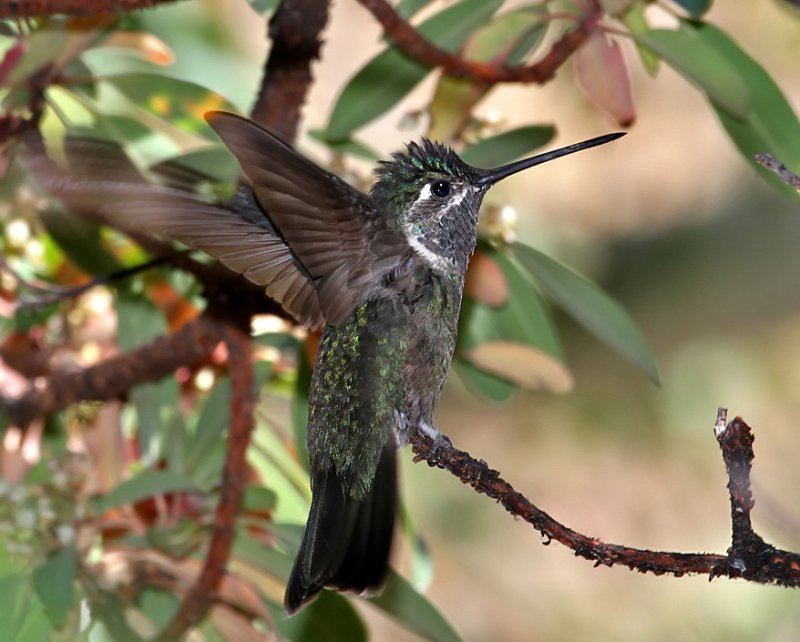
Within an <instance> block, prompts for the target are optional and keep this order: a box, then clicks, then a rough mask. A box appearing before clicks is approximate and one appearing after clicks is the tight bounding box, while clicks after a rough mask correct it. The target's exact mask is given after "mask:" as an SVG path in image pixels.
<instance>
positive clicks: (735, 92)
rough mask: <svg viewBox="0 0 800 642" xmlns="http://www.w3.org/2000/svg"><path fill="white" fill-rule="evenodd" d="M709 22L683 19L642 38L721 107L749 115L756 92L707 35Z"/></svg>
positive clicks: (733, 113) (732, 62) (737, 115)
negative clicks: (671, 27) (693, 21)
mask: <svg viewBox="0 0 800 642" xmlns="http://www.w3.org/2000/svg"><path fill="white" fill-rule="evenodd" d="M707 27H708V25H703V24H702V23H691V22H688V21H686V20H682V21H681V23H680V25H679V27H678V29H675V30H667V29H651V30H649V31H645V32H644V33H642V34H641V35H640V36H639V40H640V41H641V42H643V43H644V44H646V45H647V46H648V47H650V48H651V49H652V50H653V51H655V52H656V53H657V54H658V55H659V56H661V58H662V59H664V60H665V61H666V62H667V63H668V64H669V65H670V66H671V67H673V68H675V70H676V71H678V72H679V73H681V74H682V75H683V76H685V77H686V78H687V79H688V80H690V81H691V82H693V83H695V84H696V85H697V86H698V87H700V89H702V90H703V91H704V92H706V93H707V94H708V97H709V98H710V99H711V100H712V101H713V102H714V103H716V104H717V105H719V107H721V108H722V109H725V110H727V111H728V112H730V113H731V114H732V115H733V116H735V117H737V118H746V117H747V114H748V113H749V111H750V107H751V101H752V100H753V98H754V97H753V95H752V94H751V92H750V88H749V87H748V83H747V82H746V81H745V79H744V78H743V76H742V73H741V70H740V69H739V68H738V67H737V65H736V64H735V62H734V61H732V60H730V59H729V58H728V57H726V56H725V55H724V53H722V52H721V51H719V49H718V48H717V47H715V46H714V43H712V42H711V41H710V40H709V39H708V37H707V36H706V35H705V34H707V33H708V31H707Z"/></svg>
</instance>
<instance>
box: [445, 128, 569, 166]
mask: <svg viewBox="0 0 800 642" xmlns="http://www.w3.org/2000/svg"><path fill="white" fill-rule="evenodd" d="M554 135H555V128H553V127H551V126H550V125H529V126H526V127H518V128H517V129H511V130H509V131H507V132H503V133H502V134H497V135H496V136H490V137H489V138H484V139H483V140H482V141H479V142H477V143H475V144H474V145H470V146H469V147H467V148H466V149H465V150H464V151H463V152H462V153H461V154H459V155H460V156H461V158H462V159H463V160H464V162H466V163H469V164H470V165H474V166H476V167H498V166H499V165H504V164H505V163H509V162H511V161H513V160H515V159H517V158H519V157H520V156H524V155H525V154H527V153H529V152H531V151H532V150H534V149H537V148H539V147H541V146H542V145H545V144H546V143H548V142H549V141H550V140H551V139H552V138H553V136H554Z"/></svg>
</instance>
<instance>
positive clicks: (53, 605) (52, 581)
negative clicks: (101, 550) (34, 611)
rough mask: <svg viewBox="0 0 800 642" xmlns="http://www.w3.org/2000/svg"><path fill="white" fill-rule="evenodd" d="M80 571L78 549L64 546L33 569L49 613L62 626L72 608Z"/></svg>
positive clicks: (54, 621) (37, 592)
mask: <svg viewBox="0 0 800 642" xmlns="http://www.w3.org/2000/svg"><path fill="white" fill-rule="evenodd" d="M77 572H78V551H77V550H75V548H74V547H69V548H62V549H59V550H57V551H55V552H54V553H51V554H50V555H48V556H47V559H45V561H44V562H43V563H42V564H41V565H39V566H38V567H37V568H36V570H34V571H33V586H34V588H35V589H36V595H37V596H38V598H39V599H40V600H41V602H42V605H43V606H44V609H45V611H46V612H47V615H48V616H49V617H50V619H51V620H52V622H53V624H55V625H56V626H61V625H62V624H63V623H64V622H65V621H66V619H67V615H68V614H69V612H70V610H71V609H72V602H73V596H74V594H75V576H76V574H77Z"/></svg>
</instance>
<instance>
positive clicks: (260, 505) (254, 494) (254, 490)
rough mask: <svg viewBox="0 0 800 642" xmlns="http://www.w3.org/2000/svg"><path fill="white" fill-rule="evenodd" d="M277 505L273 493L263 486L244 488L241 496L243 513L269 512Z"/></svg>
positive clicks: (275, 495)
mask: <svg viewBox="0 0 800 642" xmlns="http://www.w3.org/2000/svg"><path fill="white" fill-rule="evenodd" d="M277 503H278V495H277V494H276V493H275V491H273V490H270V489H269V488H264V487H263V486H246V487H245V489H244V494H243V495H242V510H243V511H258V512H262V511H271V510H273V509H274V508H275V506H276V504H277Z"/></svg>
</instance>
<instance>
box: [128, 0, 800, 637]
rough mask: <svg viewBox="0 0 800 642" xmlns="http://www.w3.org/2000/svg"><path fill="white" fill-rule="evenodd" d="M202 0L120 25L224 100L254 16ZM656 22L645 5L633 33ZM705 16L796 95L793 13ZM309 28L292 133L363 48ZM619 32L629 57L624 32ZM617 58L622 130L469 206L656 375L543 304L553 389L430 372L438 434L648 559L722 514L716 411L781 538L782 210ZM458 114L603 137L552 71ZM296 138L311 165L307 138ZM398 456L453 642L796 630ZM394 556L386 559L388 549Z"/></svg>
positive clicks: (789, 348) (691, 541) (376, 631)
mask: <svg viewBox="0 0 800 642" xmlns="http://www.w3.org/2000/svg"><path fill="white" fill-rule="evenodd" d="M205 9H206V11H205V12H203V15H202V18H198V15H199V12H197V8H196V3H186V4H176V5H171V6H165V7H163V8H160V9H158V10H157V11H154V12H148V13H147V14H144V17H143V20H144V22H145V23H146V24H147V27H148V28H149V29H150V30H152V32H153V33H155V34H156V35H158V36H160V37H161V38H162V39H163V40H164V41H165V42H166V43H168V44H169V46H170V47H171V48H172V49H173V51H174V53H175V63H174V71H175V74H176V75H177V76H180V77H184V78H191V79H194V80H195V81H197V82H199V83H201V84H203V85H205V86H207V87H210V88H212V89H216V90H218V91H219V92H220V93H222V94H223V95H225V96H228V97H229V98H231V99H232V100H233V101H234V102H235V103H237V104H238V105H239V106H240V108H241V109H242V110H244V111H246V110H247V109H248V108H249V107H250V102H251V101H252V99H253V96H254V94H255V90H256V88H257V87H258V83H259V81H260V76H261V72H262V69H261V68H262V62H263V60H264V56H265V52H266V43H265V40H264V30H265V26H264V23H263V21H261V20H260V19H259V20H257V19H254V14H253V12H252V10H251V9H250V8H249V7H248V6H247V5H246V4H244V3H231V2H207V3H205ZM660 16H662V14H660V13H658V12H655V13H654V14H653V20H654V21H656V24H657V21H658V20H661V19H662V17H660ZM663 19H664V20H666V18H663ZM707 20H708V21H709V22H711V23H713V24H716V25H717V26H719V27H721V28H722V29H724V30H725V31H726V32H727V33H728V34H729V35H731V36H732V37H733V38H734V39H735V40H736V41H737V42H738V43H739V44H740V45H741V46H742V48H743V49H745V50H746V51H747V52H748V53H749V54H750V55H751V56H753V57H754V58H755V59H756V60H757V61H758V62H760V63H761V64H762V65H763V66H764V67H765V68H766V70H767V71H768V72H769V74H770V75H771V76H772V77H773V79H774V80H775V81H776V82H777V84H778V85H779V86H780V88H781V89H782V91H783V92H784V94H785V95H786V96H787V98H788V99H789V101H790V102H791V103H792V105H793V106H794V107H795V110H797V109H798V106H800V75H799V74H798V66H797V55H796V52H797V51H798V50H800V14H798V11H797V9H794V8H793V7H791V6H790V5H789V3H788V2H785V1H782V0H758V1H757V2H755V3H748V5H747V7H745V6H744V5H743V3H739V2H732V1H730V0H719V1H718V2H716V3H715V4H714V6H713V7H712V9H711V11H710V12H709V13H708V15H707ZM654 26H655V25H654ZM355 34H357V37H356V36H355ZM204 39H205V40H207V41H213V42H216V43H217V44H218V45H219V50H218V51H219V53H218V55H217V56H216V57H215V59H214V60H208V57H207V56H205V57H204V58H203V59H204V61H205V64H204V65H202V67H201V66H198V65H197V64H196V59H195V58H194V55H195V53H196V51H197V48H198V47H203V46H204ZM325 41H326V42H325V45H324V48H323V52H322V59H321V61H320V62H319V63H318V64H317V65H316V67H315V78H316V82H315V84H314V85H313V89H312V92H311V95H310V98H309V101H308V104H307V107H306V109H305V111H304V129H306V130H307V129H310V128H318V127H322V126H324V124H325V122H326V121H327V119H328V116H329V113H330V109H331V106H332V104H333V102H334V100H335V98H336V96H337V95H338V93H339V92H340V91H341V89H342V87H343V86H344V85H345V84H346V83H347V81H348V79H349V78H350V77H351V76H352V74H353V73H355V72H356V71H357V70H358V69H359V68H360V67H361V66H362V65H363V64H364V62H365V61H366V60H368V59H369V58H370V57H371V56H372V55H374V54H375V53H376V52H377V51H379V50H380V49H381V47H382V46H383V45H382V42H381V40H380V31H379V29H378V27H377V26H376V25H375V23H374V21H373V20H372V19H371V17H370V16H369V15H368V14H367V12H366V11H365V10H364V9H362V8H361V7H360V6H358V5H357V4H356V3H355V2H351V1H344V0H340V1H338V2H335V3H334V5H333V13H332V16H331V20H330V22H329V26H328V28H327V31H326V32H325ZM623 47H624V48H625V49H626V51H627V52H628V53H630V55H629V56H628V59H629V61H633V60H635V55H634V54H633V53H632V46H631V45H630V43H628V42H624V43H623ZM629 47H631V51H629V50H628V48H629ZM629 69H630V73H631V75H632V78H633V88H634V100H635V105H636V111H637V119H636V122H635V124H634V125H633V126H632V127H631V128H630V130H629V134H628V136H626V137H625V138H624V139H622V140H620V141H618V142H616V143H614V144H613V145H609V146H606V147H603V148H602V150H599V151H598V150H595V151H593V152H587V153H583V154H578V155H575V156H572V157H570V158H569V159H568V160H562V161H558V162H554V163H550V164H547V165H544V166H542V167H540V168H537V169H536V170H535V171H532V172H529V173H523V174H521V175H519V176H516V177H515V178H513V179H511V180H509V181H506V182H505V183H503V184H502V186H501V187H498V188H497V189H495V190H493V191H492V192H491V193H490V195H489V197H488V198H487V204H489V205H492V204H495V205H498V206H506V205H509V206H511V207H512V208H513V211H514V212H515V213H516V229H515V232H516V235H517V238H519V239H520V240H522V241H524V242H526V243H528V244H530V245H532V246H533V247H535V248H537V249H540V250H543V251H545V252H547V253H548V254H551V255H552V256H556V257H558V258H560V259H561V260H563V261H564V262H565V263H566V264H568V265H570V266H572V267H574V268H575V269H577V270H579V271H580V272H582V273H583V274H585V275H587V276H589V277H590V278H591V279H593V280H594V281H595V282H597V283H598V284H600V285H601V286H602V287H603V288H604V289H605V290H606V291H608V292H609V293H611V294H612V295H613V296H614V297H616V298H617V299H618V300H619V301H620V302H621V303H622V305H623V307H624V308H625V309H626V310H628V311H629V312H630V314H631V315H632V316H633V317H634V318H635V319H636V321H637V323H638V324H639V325H640V327H641V329H642V330H643V332H644V334H645V336H646V337H647V339H648V341H649V342H650V343H651V345H652V346H653V349H654V351H655V354H656V357H657V359H658V364H659V369H660V374H661V385H660V386H656V385H654V384H653V383H651V382H650V381H649V380H648V379H647V378H646V376H645V375H643V374H642V373H641V372H640V371H639V370H637V369H635V368H634V367H633V366H632V365H631V364H630V363H629V362H627V361H625V360H624V359H623V358H622V357H620V356H619V355H618V354H616V353H614V352H613V351H612V350H610V349H609V348H608V347H606V346H605V345H603V344H601V343H600V342H598V341H597V340H596V339H594V338H593V337H591V336H590V335H588V334H587V333H586V332H585V331H584V330H582V329H581V328H579V327H578V326H577V325H575V324H574V322H572V321H571V320H570V319H569V318H568V317H566V316H565V315H561V314H559V313H558V312H556V319H557V321H558V325H559V331H560V332H561V333H562V337H563V344H564V347H565V350H566V352H567V357H568V359H567V361H568V365H569V368H570V370H571V372H572V374H573V376H574V388H573V390H572V391H571V392H569V393H567V394H565V395H561V396H556V395H553V394H550V393H543V392H530V391H527V392H519V393H517V394H515V395H514V396H513V397H512V399H510V400H509V401H508V402H506V403H504V404H495V403H491V402H488V401H483V400H481V399H479V398H477V397H476V396H475V395H474V394H473V393H472V392H470V391H469V390H468V389H467V388H466V386H465V384H464V382H463V381H461V380H460V379H459V378H458V377H457V376H455V375H454V376H451V377H450V380H449V381H448V383H447V386H446V388H445V393H444V396H443V399H442V402H441V405H440V408H439V411H438V414H437V422H438V428H439V429H440V430H441V431H442V432H443V433H445V434H447V435H448V436H450V438H451V439H452V441H453V443H454V445H455V446H456V447H458V448H461V449H464V450H467V451H469V452H470V453H471V454H472V455H473V456H475V457H477V458H480V459H484V460H486V461H487V462H488V463H489V465H490V466H491V467H493V468H496V469H499V470H500V471H501V473H502V474H503V476H504V477H505V479H507V480H508V481H509V482H510V483H511V484H512V485H514V487H515V488H516V489H518V490H519V491H521V492H522V493H524V494H525V495H526V496H527V497H528V498H529V499H530V500H531V501H532V502H533V503H534V504H536V505H537V506H538V507H540V508H541V509H543V510H545V511H547V512H548V513H550V514H551V515H552V516H553V517H555V518H556V519H558V520H559V521H561V522H563V523H565V524H566V525H568V526H570V527H571V528H573V529H575V530H578V531H580V532H582V533H585V534H588V535H592V536H596V537H598V538H600V539H602V540H604V541H607V542H613V543H619V544H626V545H630V546H637V547H641V548H648V549H652V550H670V551H683V552H715V553H722V552H724V551H725V550H726V549H727V547H728V545H729V538H730V520H729V512H730V509H729V503H728V495H727V489H726V487H725V485H726V483H727V477H726V475H725V470H724V466H723V463H722V460H721V457H720V455H719V450H718V448H717V445H716V441H715V439H714V435H713V425H714V422H715V419H716V413H717V408H718V407H720V406H722V407H726V408H728V409H729V412H730V417H733V416H735V415H740V416H742V417H743V418H744V419H745V420H746V421H747V422H748V423H749V424H750V425H751V426H752V427H753V429H754V432H755V436H756V441H755V451H756V459H755V462H754V471H753V481H754V484H755V487H754V494H755V499H756V508H755V510H754V513H753V520H754V525H755V529H756V531H757V532H758V533H760V534H761V535H762V536H763V537H764V538H765V539H766V540H767V541H769V542H770V543H773V544H774V545H776V546H778V547H782V548H786V549H791V550H800V473H798V470H800V469H798V466H797V465H796V463H795V462H796V459H797V457H798V453H800V432H799V431H798V420H797V416H798V413H800V368H798V366H797V355H799V354H800V287H798V279H799V278H800V251H798V248H800V211H798V209H797V207H796V206H795V205H794V204H791V203H790V202H789V201H788V200H786V199H784V198H783V197H781V196H780V195H778V194H777V193H776V192H775V191H774V190H772V189H771V188H770V187H769V186H767V185H765V184H764V183H763V182H762V181H760V180H759V179H758V178H757V177H756V176H755V174H754V172H753V171H752V169H751V168H750V167H748V166H747V165H746V164H745V162H744V161H743V160H742V158H741V156H740V155H739V154H738V153H737V151H736V150H735V149H734V147H733V144H732V143H731V142H730V140H729V138H728V137H727V136H726V134H725V133H724V131H723V129H722V128H721V126H720V124H719V122H718V121H717V119H716V116H715V115H714V113H713V112H712V111H711V110H710V109H709V107H708V105H707V101H706V100H705V99H704V97H703V96H702V94H701V93H700V92H699V91H697V90H696V89H695V88H694V87H692V86H691V85H690V84H689V83H687V82H686V80H685V79H683V78H681V77H679V76H678V75H677V74H675V73H674V72H673V71H672V70H671V69H670V68H668V67H667V66H666V65H662V66H661V69H660V72H659V74H658V76H657V77H656V78H652V77H650V76H648V75H647V74H646V73H644V72H643V71H642V70H641V66H640V65H638V64H633V63H631V64H630V65H629ZM433 82H434V79H433V78H429V79H428V80H426V81H425V82H424V83H423V84H422V85H421V86H420V87H418V88H417V90H416V91H415V92H413V93H412V94H411V95H410V96H409V97H408V98H407V99H406V100H404V101H403V102H402V103H401V104H400V105H398V106H397V107H396V108H395V109H393V110H392V111H391V112H389V113H388V114H387V115H386V116H384V117H382V118H380V119H379V120H377V121H375V122H373V123H372V124H370V125H369V126H367V127H366V128H364V129H363V130H360V132H359V138H360V139H361V140H363V141H367V142H369V144H370V145H371V146H372V148H373V149H375V150H377V151H378V152H379V154H380V155H381V156H382V157H385V156H386V155H387V154H388V153H389V152H391V151H394V150H396V149H398V148H399V147H400V144H401V142H403V141H406V140H411V139H414V138H417V137H418V136H419V135H422V134H424V132H425V129H426V127H427V122H426V121H425V118H424V117H414V116H409V114H412V115H413V114H414V113H415V112H416V111H418V110H420V109H421V108H423V107H424V106H425V104H426V101H427V100H428V99H429V96H430V93H431V90H432V87H433V84H432V83H433ZM477 113H478V115H480V116H483V117H484V118H486V119H487V120H489V121H495V122H497V123H500V124H502V125H503V128H508V127H509V126H513V125H515V124H527V123H531V122H537V123H538V122H541V123H542V124H554V125H555V126H556V127H557V137H556V139H555V140H554V141H553V142H552V143H551V145H552V146H561V145H567V144H569V143H572V142H575V141H577V140H582V139H584V138H588V137H591V136H595V135H599V134H602V133H605V132H607V131H614V130H616V129H618V126H617V125H616V124H615V123H613V122H612V121H611V120H610V119H608V118H607V117H605V116H604V115H602V114H601V113H600V112H599V111H598V110H597V109H596V108H595V107H593V106H592V105H591V103H590V102H589V101H588V100H583V101H582V100H580V99H577V98H576V92H575V78H574V74H573V71H572V67H571V65H569V64H568V65H566V66H565V67H564V68H563V69H562V70H561V71H560V72H559V74H558V76H557V78H556V79H555V80H554V81H553V82H551V83H549V84H547V85H545V86H543V87H539V86H514V87H506V88H500V89H498V90H496V91H495V92H494V93H493V94H492V95H491V96H490V97H489V99H487V100H486V101H484V102H483V103H481V104H480V106H479V107H478V109H477ZM797 145H798V146H800V141H797ZM299 147H300V148H301V149H302V150H303V151H305V152H307V153H308V154H309V155H311V156H312V157H316V158H318V159H320V160H321V161H325V160H326V158H325V150H324V148H323V147H322V146H321V145H319V144H318V143H316V142H315V141H314V140H312V139H311V138H309V137H308V136H304V137H302V138H301V139H300V144H299ZM355 167H356V169H358V170H359V171H362V172H365V171H366V169H367V168H368V167H369V165H368V164H366V163H365V164H363V166H361V165H358V164H356V165H355ZM411 456H412V455H411V452H410V451H408V450H407V451H404V452H403V453H402V454H401V459H402V463H403V466H402V485H403V496H404V498H405V501H406V504H407V508H408V511H409V513H410V516H411V519H412V520H413V522H414V524H415V525H416V527H417V528H418V529H419V531H420V532H421V533H422V534H423V535H424V537H425V538H426V540H427V543H428V545H429V547H430V552H431V556H432V559H433V562H434V577H433V580H432V584H431V587H430V591H429V597H430V599H431V600H432V602H433V603H434V604H435V605H437V606H438V607H439V608H440V609H441V610H442V612H443V613H444V615H445V616H446V617H447V618H448V619H449V620H450V622H451V623H452V624H453V625H454V626H455V628H456V629H457V630H458V631H459V633H461V634H462V635H463V637H464V639H465V640H541V641H543V642H551V641H558V640H575V639H590V640H634V639H635V640H675V639H689V640H693V639H697V640H726V641H738V640H742V641H744V640H770V641H776V642H777V641H784V640H785V641H789V640H797V639H800V597H798V594H797V592H796V591H791V590H786V589H780V588H776V587H769V586H766V587H765V586H755V585H749V584H746V583H745V582H739V581H730V580H716V581H714V582H711V583H709V581H708V579H707V578H705V577H686V578H679V579H676V578H672V577H656V576H653V575H640V574H637V573H633V572H630V571H628V570H626V569H624V568H612V569H608V568H593V567H592V565H591V564H590V563H588V562H587V561H585V560H582V559H576V558H575V557H574V556H573V555H572V554H571V553H570V552H569V551H568V550H567V549H565V548H564V547H562V546H560V545H558V544H553V545H551V546H548V547H545V546H542V543H541V539H540V538H539V536H538V534H537V533H536V532H535V531H533V529H532V528H531V527H529V526H528V525H526V524H524V523H522V522H520V521H517V520H515V519H513V518H511V517H510V516H509V515H508V514H507V513H505V511H504V510H503V509H502V507H501V506H499V505H497V504H495V503H494V502H492V501H490V500H488V499H487V498H486V497H483V496H478V495H476V494H475V493H474V492H473V491H472V490H470V489H469V488H467V487H466V486H463V485H462V484H461V483H460V482H458V480H456V479H455V478H453V477H451V476H450V475H448V474H447V473H445V472H443V471H440V470H432V469H430V468H428V466H426V465H424V464H413V463H412V462H411ZM398 548H399V549H400V550H398V551H397V554H396V556H397V557H396V559H397V565H398V568H399V569H400V570H401V572H404V571H407V565H408V558H409V554H408V551H407V550H406V549H405V547H404V546H400V547H398ZM357 608H358V610H359V611H360V612H361V613H363V614H364V616H365V617H366V618H367V620H368V622H369V627H370V631H371V633H372V635H373V636H374V639H376V640H414V639H417V638H415V637H414V636H413V635H412V634H410V633H408V632H407V631H405V630H404V629H402V628H400V627H399V626H397V625H396V624H394V623H393V622H392V621H391V620H389V619H388V618H386V617H385V616H383V615H381V614H380V613H378V612H377V611H375V610H374V609H372V608H371V607H370V606H369V605H367V604H364V603H360V602H358V601H357Z"/></svg>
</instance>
